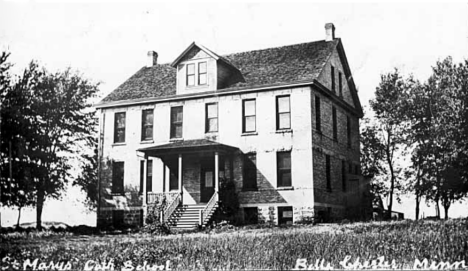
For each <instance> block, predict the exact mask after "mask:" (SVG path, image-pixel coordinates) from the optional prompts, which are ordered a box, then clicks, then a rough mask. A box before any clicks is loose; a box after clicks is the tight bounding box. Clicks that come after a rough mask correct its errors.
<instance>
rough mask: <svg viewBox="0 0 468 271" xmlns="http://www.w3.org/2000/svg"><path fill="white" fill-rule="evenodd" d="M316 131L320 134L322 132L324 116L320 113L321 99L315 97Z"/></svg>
mask: <svg viewBox="0 0 468 271" xmlns="http://www.w3.org/2000/svg"><path fill="white" fill-rule="evenodd" d="M315 129H316V130H317V131H318V132H321V131H322V116H321V111H320V97H319V96H315Z"/></svg>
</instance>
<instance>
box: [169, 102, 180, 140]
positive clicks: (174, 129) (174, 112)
mask: <svg viewBox="0 0 468 271" xmlns="http://www.w3.org/2000/svg"><path fill="white" fill-rule="evenodd" d="M182 120H183V107H182V106H176V107H171V138H182Z"/></svg>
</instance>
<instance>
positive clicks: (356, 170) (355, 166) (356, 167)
mask: <svg viewBox="0 0 468 271" xmlns="http://www.w3.org/2000/svg"><path fill="white" fill-rule="evenodd" d="M354 174H356V175H358V174H359V165H354Z"/></svg>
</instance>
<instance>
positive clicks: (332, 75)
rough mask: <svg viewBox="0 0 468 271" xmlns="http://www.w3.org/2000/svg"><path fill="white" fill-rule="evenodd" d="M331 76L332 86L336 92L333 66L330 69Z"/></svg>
mask: <svg viewBox="0 0 468 271" xmlns="http://www.w3.org/2000/svg"><path fill="white" fill-rule="evenodd" d="M330 76H331V78H330V79H331V87H332V91H333V92H335V67H333V66H331V69H330Z"/></svg>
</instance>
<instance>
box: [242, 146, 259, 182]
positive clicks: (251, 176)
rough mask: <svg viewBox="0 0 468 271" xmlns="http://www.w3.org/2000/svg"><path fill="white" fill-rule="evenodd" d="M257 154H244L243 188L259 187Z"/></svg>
mask: <svg viewBox="0 0 468 271" xmlns="http://www.w3.org/2000/svg"><path fill="white" fill-rule="evenodd" d="M256 164H257V154H256V153H248V154H246V155H245V156H244V168H243V177H244V179H243V189H244V190H255V189H257V165H256Z"/></svg>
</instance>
